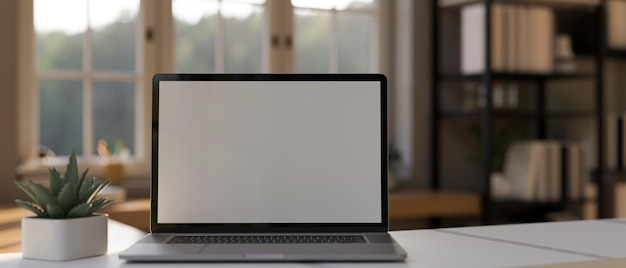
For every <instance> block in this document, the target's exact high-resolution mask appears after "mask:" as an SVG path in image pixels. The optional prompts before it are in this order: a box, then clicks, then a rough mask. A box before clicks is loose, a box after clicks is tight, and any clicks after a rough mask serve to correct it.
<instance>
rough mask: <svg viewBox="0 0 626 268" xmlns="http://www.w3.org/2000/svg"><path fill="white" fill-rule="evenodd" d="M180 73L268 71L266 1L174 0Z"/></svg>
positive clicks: (176, 49)
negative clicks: (265, 36) (266, 69)
mask: <svg viewBox="0 0 626 268" xmlns="http://www.w3.org/2000/svg"><path fill="white" fill-rule="evenodd" d="M172 14H173V17H174V38H175V41H174V47H175V51H174V55H175V64H176V66H175V70H176V71H177V72H206V73H214V72H217V73H223V72H228V73H258V72H262V71H265V66H266V63H264V62H263V61H264V59H263V54H264V53H263V52H264V50H263V43H264V42H263V38H264V35H263V33H264V32H266V31H267V24H266V23H265V0H245V1H244V0H240V1H232V0H231V1H228V0H173V1H172Z"/></svg>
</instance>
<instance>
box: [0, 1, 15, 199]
mask: <svg viewBox="0 0 626 268" xmlns="http://www.w3.org/2000/svg"><path fill="white" fill-rule="evenodd" d="M17 4H18V0H2V1H0V36H2V41H0V203H5V202H10V201H11V200H13V199H14V198H15V197H16V196H15V193H16V191H17V187H15V186H14V184H13V181H14V180H15V178H16V172H15V167H16V166H17V65H18V62H17V33H18V32H17V27H16V25H17V23H18V17H17V13H18V12H17Z"/></svg>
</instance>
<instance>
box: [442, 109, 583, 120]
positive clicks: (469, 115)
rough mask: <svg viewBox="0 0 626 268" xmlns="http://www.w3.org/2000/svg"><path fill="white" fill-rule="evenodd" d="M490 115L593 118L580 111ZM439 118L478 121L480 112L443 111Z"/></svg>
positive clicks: (495, 114)
mask: <svg viewBox="0 0 626 268" xmlns="http://www.w3.org/2000/svg"><path fill="white" fill-rule="evenodd" d="M491 115H492V116H493V117H494V118H496V119H500V118H503V119H516V120H532V119H538V118H547V119H580V118H593V117H594V116H595V113H594V112H591V111H580V112H546V113H545V114H544V115H543V117H542V116H541V115H540V114H539V113H536V112H521V111H493V112H492V113H491ZM439 116H440V117H441V118H447V119H472V120H475V119H480V118H481V116H482V111H475V112H462V111H445V112H441V113H440V114H439Z"/></svg>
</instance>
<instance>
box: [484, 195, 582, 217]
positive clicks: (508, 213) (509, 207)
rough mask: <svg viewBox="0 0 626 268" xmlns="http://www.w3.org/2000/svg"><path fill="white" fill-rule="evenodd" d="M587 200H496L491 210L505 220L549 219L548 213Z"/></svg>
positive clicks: (562, 209) (565, 208) (563, 209)
mask: <svg viewBox="0 0 626 268" xmlns="http://www.w3.org/2000/svg"><path fill="white" fill-rule="evenodd" d="M585 202H586V201H585V200H571V201H554V202H531V201H520V200H494V201H492V202H491V211H492V212H497V213H496V214H497V215H498V216H499V217H500V218H501V219H504V220H508V221H513V222H517V223H529V222H544V221H548V220H549V218H548V214H549V213H552V212H559V211H565V210H567V209H568V208H569V207H571V206H576V205H581V204H584V203H585Z"/></svg>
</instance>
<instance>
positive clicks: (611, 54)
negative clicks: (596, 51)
mask: <svg viewBox="0 0 626 268" xmlns="http://www.w3.org/2000/svg"><path fill="white" fill-rule="evenodd" d="M606 56H607V57H608V58H620V59H626V49H614V48H610V49H607V50H606Z"/></svg>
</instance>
